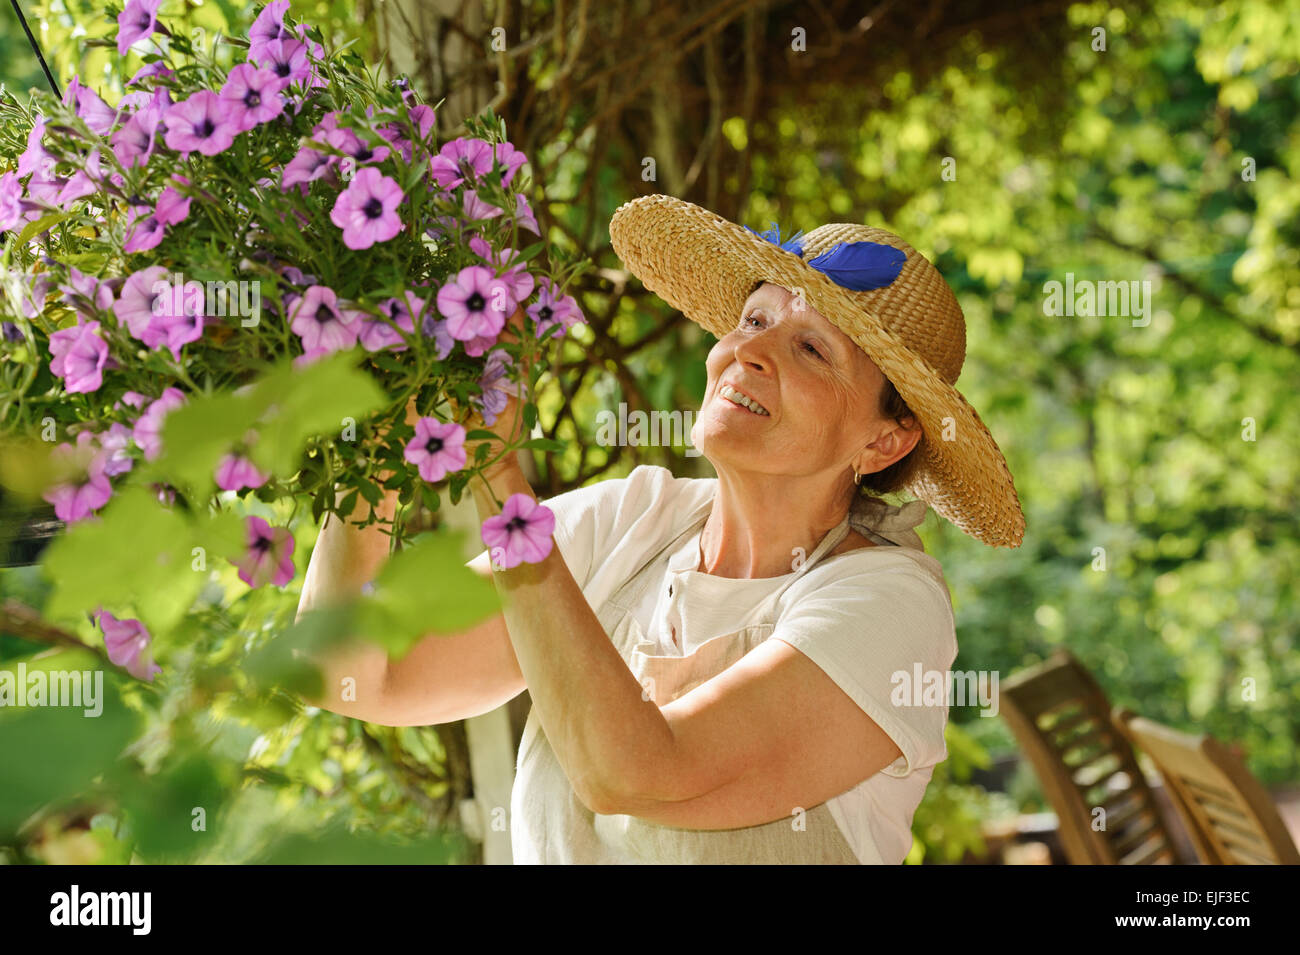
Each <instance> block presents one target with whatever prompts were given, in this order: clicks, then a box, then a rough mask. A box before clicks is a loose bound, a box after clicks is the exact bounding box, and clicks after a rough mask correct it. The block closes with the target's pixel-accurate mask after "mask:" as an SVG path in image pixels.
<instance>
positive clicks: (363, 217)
mask: <svg viewBox="0 0 1300 955" xmlns="http://www.w3.org/2000/svg"><path fill="white" fill-rule="evenodd" d="M403 198H404V197H403V195H402V187H401V186H399V185H398V184H397V180H395V179H390V178H389V177H388V176H385V175H384V174H383V173H381V172H380V171H379V170H378V169H376V168H375V167H373V166H367V167H366V168H365V169H362V170H360V171H359V172H358V173H357V174H356V175H355V176H353V177H352V182H350V183H349V184H348V187H347V189H345V190H343V192H341V193H339V197H338V199H336V200H335V202H334V208H333V209H332V210H331V211H330V221H331V222H333V223H334V224H335V225H336V226H338V227H339V228H340V229H342V230H343V244H344V245H346V246H347V247H348V248H349V249H368V248H370V247H371V246H372V245H374V244H375V243H376V242H386V241H388V240H389V239H391V238H392V237H393V236H395V235H397V233H399V232H401V231H402V220H401V219H400V218H399V217H398V215H397V211H396V210H397V206H398V205H399V204H400V203H401V201H402V199H403Z"/></svg>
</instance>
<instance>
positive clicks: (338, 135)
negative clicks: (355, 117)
mask: <svg viewBox="0 0 1300 955" xmlns="http://www.w3.org/2000/svg"><path fill="white" fill-rule="evenodd" d="M325 142H326V143H327V144H329V145H330V146H333V147H334V148H335V149H337V150H338V151H339V152H341V153H346V154H347V155H348V156H351V157H352V159H353V160H355V162H356V163H357V164H360V163H368V162H383V161H384V160H385V159H387V158H388V147H387V146H371V145H370V144H369V143H368V142H366V141H365V140H364V139H362V138H361V137H360V136H358V135H357V134H356V131H355V130H352V129H347V128H343V129H331V130H330V131H329V132H327V133H326V134H325Z"/></svg>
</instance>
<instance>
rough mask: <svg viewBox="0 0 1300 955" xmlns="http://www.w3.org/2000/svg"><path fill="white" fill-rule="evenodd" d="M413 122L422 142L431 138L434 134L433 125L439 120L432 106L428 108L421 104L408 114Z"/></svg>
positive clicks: (413, 107) (412, 108)
mask: <svg viewBox="0 0 1300 955" xmlns="http://www.w3.org/2000/svg"><path fill="white" fill-rule="evenodd" d="M407 116H408V117H409V118H410V120H411V122H412V123H414V124H415V131H416V133H417V134H418V135H419V137H420V139H421V140H426V139H428V138H429V134H430V133H431V132H433V124H434V122H435V121H436V120H437V118H438V117H437V114H436V113H435V112H434V111H433V107H432V106H426V105H424V104H423V103H421V104H420V105H419V106H412V107H411V111H410V112H409V113H407Z"/></svg>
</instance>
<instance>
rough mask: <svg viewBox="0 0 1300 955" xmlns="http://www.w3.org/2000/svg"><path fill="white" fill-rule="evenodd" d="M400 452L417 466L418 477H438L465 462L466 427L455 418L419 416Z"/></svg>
mask: <svg viewBox="0 0 1300 955" xmlns="http://www.w3.org/2000/svg"><path fill="white" fill-rule="evenodd" d="M403 455H404V456H405V458H406V460H408V461H410V462H411V463H412V464H414V465H415V466H416V468H417V469H418V470H419V472H420V477H422V478H424V479H425V480H426V481H428V482H430V483H432V482H434V481H441V480H442V479H443V478H444V477H446V476H447V474H448V473H449V472H451V471H459V470H460V469H461V468H463V467H464V466H465V460H466V458H465V429H464V428H462V427H461V426H460V425H458V424H456V423H454V422H446V423H444V422H441V421H439V420H438V419H437V418H427V417H426V418H421V419H420V420H419V421H417V422H416V423H415V437H413V438H412V439H411V440H410V442H409V443H408V444H407V445H406V449H405V451H404V452H403Z"/></svg>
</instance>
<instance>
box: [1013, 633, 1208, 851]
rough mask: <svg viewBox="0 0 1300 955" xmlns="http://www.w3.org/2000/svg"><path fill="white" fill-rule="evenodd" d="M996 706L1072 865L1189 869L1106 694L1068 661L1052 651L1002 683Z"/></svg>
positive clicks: (1066, 654) (1069, 656)
mask: <svg viewBox="0 0 1300 955" xmlns="http://www.w3.org/2000/svg"><path fill="white" fill-rule="evenodd" d="M999 702H1000V707H1001V713H1002V715H1003V717H1004V718H1005V719H1006V721H1007V723H1008V724H1009V725H1010V727H1011V730H1012V732H1013V733H1014V734H1015V736H1016V739H1017V740H1018V741H1019V743H1020V747H1021V749H1022V750H1023V751H1024V753H1025V755H1026V756H1028V757H1029V760H1030V762H1031V764H1032V765H1033V767H1034V770H1035V771H1036V772H1037V773H1038V778H1039V781H1040V782H1041V783H1042V786H1043V793H1044V795H1046V797H1047V799H1048V801H1049V802H1050V803H1051V804H1052V808H1053V809H1055V810H1056V815H1057V819H1058V820H1059V824H1060V834H1061V846H1062V848H1063V849H1064V850H1065V854H1066V856H1067V857H1068V858H1069V860H1070V862H1071V863H1073V864H1075V865H1149V864H1166V865H1167V864H1178V863H1184V862H1194V861H1195V860H1194V859H1186V858H1183V857H1182V856H1181V855H1180V853H1179V851H1178V849H1177V844H1176V843H1175V842H1174V840H1173V839H1172V838H1171V836H1170V832H1169V830H1168V828H1166V822H1165V820H1164V818H1163V816H1162V815H1161V814H1160V810H1159V808H1158V806H1157V804H1156V800H1155V797H1154V795H1153V794H1152V792H1151V788H1150V787H1149V786H1148V785H1147V782H1146V778H1145V777H1144V776H1143V775H1142V771H1141V769H1139V768H1138V765H1137V761H1136V759H1135V758H1134V754H1133V747H1132V745H1131V744H1130V743H1129V741H1128V739H1127V738H1126V737H1125V736H1124V735H1123V733H1122V732H1120V731H1119V730H1118V729H1117V728H1116V727H1115V726H1114V725H1113V724H1112V723H1111V719H1110V715H1111V714H1110V709H1111V708H1110V704H1109V702H1108V701H1107V699H1106V696H1105V694H1104V693H1103V692H1102V689H1101V687H1100V686H1099V685H1098V684H1097V682H1096V680H1094V679H1093V678H1092V675H1091V674H1090V673H1088V671H1087V670H1086V669H1085V668H1084V667H1083V665H1082V664H1080V663H1079V661H1078V660H1076V659H1075V657H1074V655H1073V654H1071V653H1070V652H1069V651H1068V650H1065V649H1058V650H1057V651H1056V652H1054V653H1053V654H1052V656H1051V657H1049V658H1048V659H1047V660H1045V661H1044V662H1043V663H1040V664H1038V665H1037V666H1034V667H1030V668H1028V669H1026V670H1022V671H1021V672H1019V673H1016V674H1014V675H1013V676H1011V677H1009V678H1008V679H1006V680H1004V681H1002V686H1001V691H1000V693H999ZM1098 809H1101V810H1103V812H1100V813H1099V812H1097V810H1098Z"/></svg>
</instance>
